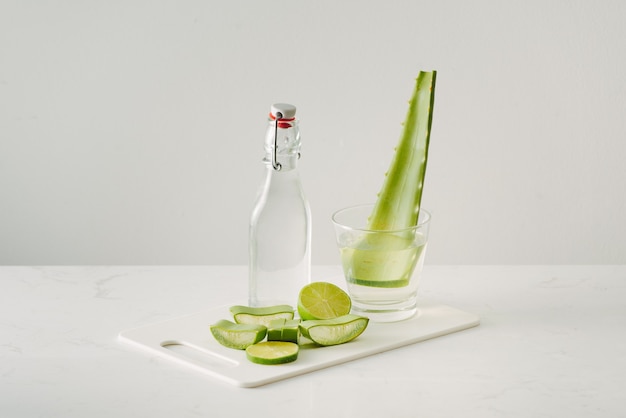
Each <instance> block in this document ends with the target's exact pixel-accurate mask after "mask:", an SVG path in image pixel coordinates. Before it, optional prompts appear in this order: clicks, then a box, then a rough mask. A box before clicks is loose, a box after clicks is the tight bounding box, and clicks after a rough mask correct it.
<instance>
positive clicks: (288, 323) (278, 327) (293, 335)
mask: <svg viewBox="0 0 626 418" xmlns="http://www.w3.org/2000/svg"><path fill="white" fill-rule="evenodd" d="M267 341H287V342H291V343H296V344H299V343H300V321H299V320H297V319H284V318H281V319H274V320H273V321H271V322H270V323H269V326H268V327H267Z"/></svg>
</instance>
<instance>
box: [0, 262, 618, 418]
mask: <svg viewBox="0 0 626 418" xmlns="http://www.w3.org/2000/svg"><path fill="white" fill-rule="evenodd" d="M246 271H247V269H246V268H245V267H242V266H221V267H220V266H211V267H200V266H199V267H139V266H132V267H0V417H7V418H9V417H11V418H13V417H64V418H67V417H81V418H84V417H89V418H94V417H111V416H115V417H170V416H175V417H196V416H202V417H212V418H216V417H253V416H254V417H269V416H272V417H283V416H284V417H287V416H300V417H332V418H340V417H359V418H362V417H417V416H420V417H460V416H463V417H533V418H537V417H570V418H571V417H618V416H625V415H626V403H625V402H624V400H623V391H624V388H626V266H461V267H447V266H426V267H425V271H424V277H423V280H422V284H421V289H420V295H421V296H422V297H425V298H429V299H434V300H437V301H439V302H441V303H445V304H447V305H450V306H453V307H455V308H459V309H462V310H464V311H467V312H471V313H474V314H477V315H479V316H480V317H481V325H480V326H478V327H475V328H472V329H469V330H465V331H461V332H458V333H455V334H451V335H447V336H444V337H440V338H436V339H432V340H428V341H424V342H420V343H417V344H413V345H410V346H407V347H403V348H399V349H396V350H392V351H388V352H385V353H382V354H377V355H375V356H371V357H367V358H363V359H359V360H355V361H352V362H349V363H345V364H342V365H338V366H334V367H330V368H327V369H323V370H319V371H315V372H312V373H309V374H305V375H302V376H298V377H294V378H290V379H287V380H283V381H280V382H277V383H272V384H269V385H265V386H261V387H258V388H251V389H243V388H237V387H234V386H231V385H228V384H225V383H223V382H221V381H218V380H216V379H214V378H212V377H210V376H206V375H203V374H200V373H197V372H196V371H194V370H191V369H188V368H185V367H182V366H180V365H178V364H176V363H173V362H170V361H168V360H166V359H162V358H159V357H156V356H153V355H151V354H149V353H148V354H146V353H145V352H143V351H140V350H137V349H135V348H133V347H131V346H128V345H125V344H122V343H120V342H119V341H118V338H117V336H118V334H119V332H120V331H122V330H124V329H128V328H133V327H139V326H142V325H147V324H150V323H154V322H159V321H162V320H166V319H170V318H175V317H178V316H181V315H185V314H190V313H194V312H197V311H200V310H203V309H205V308H207V307H211V306H214V305H217V304H223V303H224V302H225V301H226V302H227V301H229V300H234V299H241V298H242V296H243V297H244V298H245V295H246V290H247V282H246V280H247V279H246ZM313 277H314V279H315V280H329V281H335V282H337V281H341V272H340V269H339V267H334V266H329V267H324V266H319V267H314V269H313Z"/></svg>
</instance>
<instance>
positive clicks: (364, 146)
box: [0, 0, 626, 264]
mask: <svg viewBox="0 0 626 418" xmlns="http://www.w3.org/2000/svg"><path fill="white" fill-rule="evenodd" d="M625 15H626V3H624V2H619V1H543V0H541V1H537V0H525V1H461V0H449V1H438V2H425V1H356V0H349V1H326V0H321V1H308V2H305V1H282V2H278V1H272V0H266V1H256V0H255V1H252V0H248V1H220V2H218V1H206V0H202V1H199V0H198V1H163V0H156V1H106V2H105V1H99V2H94V1H55V2H53V1H32V2H31V1H29V2H26V1H7V0H3V1H1V2H0V263H1V264H245V263H246V262H247V222H248V216H249V212H250V209H251V205H252V201H253V199H254V196H255V193H256V189H257V186H258V184H259V182H260V180H261V176H262V165H261V162H260V159H261V156H262V141H263V133H264V129H265V123H266V122H265V117H266V115H267V111H268V108H269V105H270V104H271V103H273V102H278V101H285V102H290V103H293V104H295V105H297V106H298V114H299V116H300V119H301V129H302V134H303V141H304V148H303V158H302V160H301V172H302V177H303V182H304V185H305V189H306V192H307V195H308V197H309V200H310V202H311V207H312V211H313V218H314V238H313V262H314V263H315V264H337V263H338V262H339V261H338V256H337V253H336V249H335V243H334V235H333V231H332V228H331V224H330V220H329V219H330V215H331V213H332V212H333V211H334V210H336V209H338V208H340V207H343V206H345V205H351V204H356V203H364V202H369V201H373V200H374V198H375V196H376V193H377V191H378V189H379V187H380V184H381V182H382V178H383V173H384V172H385V171H386V169H387V166H388V164H389V161H390V160H391V155H392V152H393V147H394V146H395V144H396V141H397V139H398V136H399V133H400V123H401V122H402V121H403V119H404V116H405V112H406V108H407V105H406V102H407V100H408V99H409V97H410V94H411V90H412V88H413V82H414V78H415V76H416V75H417V72H418V71H419V70H420V69H424V70H429V69H436V70H438V72H439V73H438V85H437V96H436V103H435V115H434V122H433V131H432V132H433V133H432V139H431V141H432V142H431V149H430V160H429V166H428V173H427V178H426V186H425V192H424V197H423V205H424V207H426V208H428V209H430V211H431V212H432V213H433V216H434V219H433V225H432V235H431V243H430V248H429V254H428V257H427V262H428V263H430V264H569V263H573V264H595V263H621V264H623V263H626V251H625V250H626V234H625V232H626V217H625V216H624V214H625V213H626V197H624V188H625V187H624V186H625V180H624V177H625V171H626V170H625V169H624V167H623V159H624V155H625V154H626V141H625V139H626V138H625V134H626V126H625V123H624V120H625V119H626V77H625V76H624V74H626V29H624V25H623V19H624V16H625Z"/></svg>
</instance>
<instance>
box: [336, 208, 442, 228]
mask: <svg viewBox="0 0 626 418" xmlns="http://www.w3.org/2000/svg"><path fill="white" fill-rule="evenodd" d="M374 206H375V204H374V203H364V204H360V205H353V206H347V207H344V208H341V209H339V210H336V211H335V212H333V214H332V216H331V221H332V222H333V224H334V225H335V226H337V227H340V228H344V229H350V230H352V231H362V232H379V233H380V232H383V233H398V232H406V231H414V230H416V229H420V228H423V227H424V226H425V225H427V224H428V223H429V222H430V218H431V215H430V212H429V211H428V210H426V209H423V208H420V210H419V213H420V216H421V215H422V214H425V215H426V216H425V217H424V219H423V220H422V221H421V222H418V223H417V225H414V226H409V227H407V228H399V229H369V228H367V227H365V226H363V227H354V226H350V225H346V224H344V223H341V222H339V221H338V220H337V219H336V217H337V216H339V215H340V214H342V213H344V212H346V211H348V210H354V209H364V208H368V207H369V208H371V209H373V208H374ZM418 221H419V219H418Z"/></svg>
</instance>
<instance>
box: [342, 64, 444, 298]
mask: <svg viewBox="0 0 626 418" xmlns="http://www.w3.org/2000/svg"><path fill="white" fill-rule="evenodd" d="M436 74H437V73H436V71H430V72H420V73H419V75H418V77H417V79H416V83H415V89H414V91H413V96H412V98H411V100H410V102H409V110H408V112H407V115H406V119H405V121H404V124H403V130H402V134H401V136H400V140H399V143H398V146H397V147H396V150H395V154H394V157H393V160H392V162H391V166H390V168H389V171H388V172H387V173H386V175H385V181H384V183H383V186H382V189H381V191H380V193H379V194H378V198H377V200H376V204H375V206H374V209H373V211H372V213H371V215H370V217H369V219H368V229H370V230H375V231H388V232H380V233H372V234H367V235H365V236H364V237H363V239H362V240H361V241H360V242H359V243H358V245H356V246H355V247H353V248H345V249H343V251H342V262H343V263H344V268H347V271H350V272H351V274H350V276H351V277H350V278H349V280H350V281H352V282H353V283H355V284H359V285H364V286H374V287H389V288H393V287H403V286H407V285H408V284H409V279H410V277H411V275H412V273H413V270H414V268H415V265H416V264H417V262H418V261H419V258H420V255H421V253H422V252H423V250H424V248H425V245H426V243H425V241H424V242H423V244H422V245H420V242H419V241H420V240H419V237H415V232H414V231H398V230H402V229H406V228H411V227H414V226H416V225H417V222H418V218H419V211H420V203H421V199H422V190H423V186H424V176H425V173H426V162H427V160H428V145H429V142H430V129H431V125H432V115H433V113H432V111H433V106H434V97H435V79H436ZM392 230H393V231H395V232H391V231H392Z"/></svg>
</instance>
